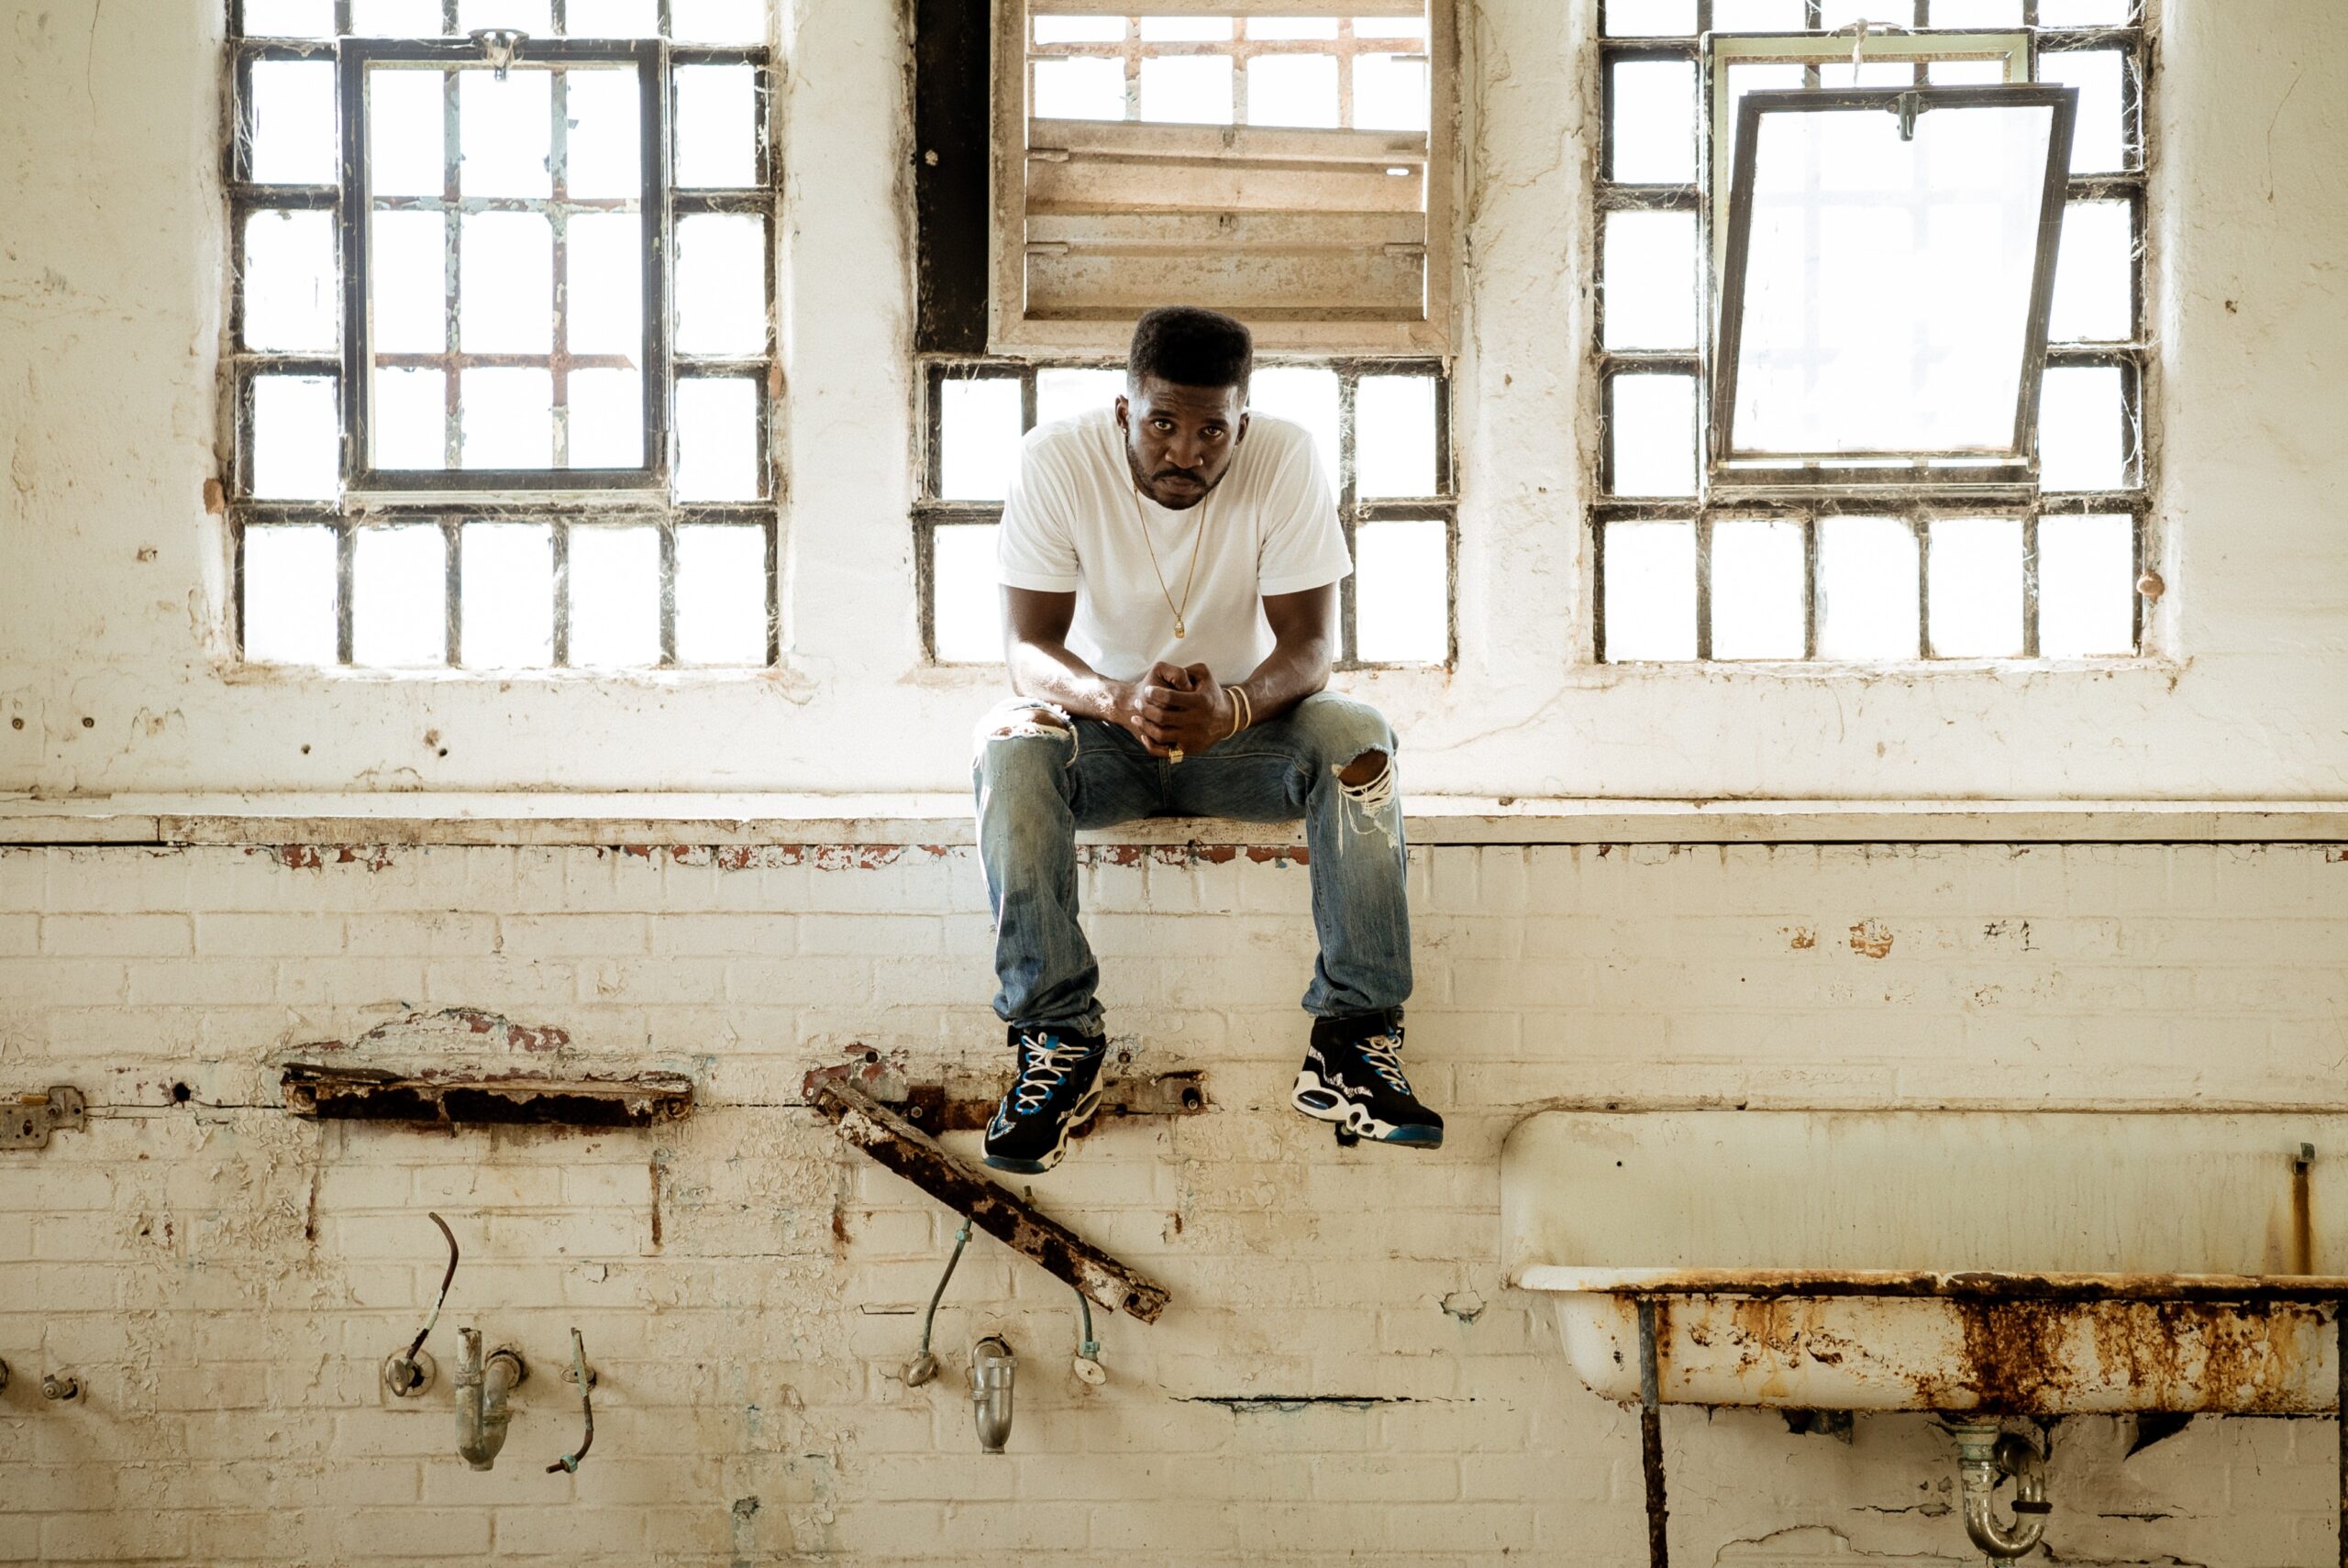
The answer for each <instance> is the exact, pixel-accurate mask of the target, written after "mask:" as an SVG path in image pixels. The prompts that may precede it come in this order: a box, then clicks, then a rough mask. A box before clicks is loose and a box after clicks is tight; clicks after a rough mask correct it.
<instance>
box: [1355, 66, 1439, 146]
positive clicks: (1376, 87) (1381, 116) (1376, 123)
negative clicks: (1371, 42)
mask: <svg viewBox="0 0 2348 1568" xmlns="http://www.w3.org/2000/svg"><path fill="white" fill-rule="evenodd" d="M1354 127H1355V128H1356V129H1357V130H1402V131H1423V130H1424V129H1426V128H1427V67H1426V61H1424V60H1423V59H1422V58H1420V57H1418V56H1415V55H1406V54H1357V55H1356V56H1354Z"/></svg>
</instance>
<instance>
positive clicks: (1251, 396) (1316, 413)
mask: <svg viewBox="0 0 2348 1568" xmlns="http://www.w3.org/2000/svg"><path fill="white" fill-rule="evenodd" d="M1247 409H1248V412H1249V413H1251V414H1270V415H1271V416H1272V417H1273V418H1275V419H1286V420H1290V421H1292V422H1294V423H1295V424H1298V425H1303V426H1304V428H1305V429H1306V430H1308V431H1310V432H1311V433H1312V444H1313V446H1314V447H1318V448H1319V449H1320V452H1321V469H1322V471H1323V472H1324V473H1325V474H1327V475H1328V476H1329V486H1330V490H1329V493H1330V496H1331V498H1332V499H1333V500H1334V499H1335V496H1336V492H1337V485H1338V483H1339V482H1340V481H1339V478H1338V469H1337V372H1336V371H1335V370H1323V369H1321V368H1320V367H1319V366H1316V365H1268V366H1265V367H1263V368H1262V369H1260V370H1257V371H1256V373H1255V374H1254V375H1252V376H1250V377H1248V378H1247Z"/></svg>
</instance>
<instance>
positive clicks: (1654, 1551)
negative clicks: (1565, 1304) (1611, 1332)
mask: <svg viewBox="0 0 2348 1568" xmlns="http://www.w3.org/2000/svg"><path fill="white" fill-rule="evenodd" d="M1658 1310H1659V1309H1658V1308H1657V1306H1656V1299H1655V1297H1652V1296H1642V1297H1639V1468H1640V1470H1641V1471H1643V1472H1644V1473H1645V1475H1646V1484H1647V1562H1648V1564H1649V1568H1671V1543H1670V1539H1669V1531H1668V1529H1667V1521H1668V1520H1669V1519H1670V1518H1671V1509H1670V1508H1669V1507H1668V1506H1667V1505H1666V1503H1665V1501H1664V1494H1663V1394H1662V1389H1661V1386H1660V1382H1661V1378H1660V1374H1659V1371H1658V1369H1657V1367H1656V1343H1655V1339H1656V1313H1657V1311H1658Z"/></svg>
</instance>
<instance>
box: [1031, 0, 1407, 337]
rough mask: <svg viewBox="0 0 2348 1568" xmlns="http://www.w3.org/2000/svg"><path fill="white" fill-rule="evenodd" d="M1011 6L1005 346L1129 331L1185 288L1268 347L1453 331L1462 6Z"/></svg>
mask: <svg viewBox="0 0 2348 1568" xmlns="http://www.w3.org/2000/svg"><path fill="white" fill-rule="evenodd" d="M1114 6H1115V0H1107V3H1106V4H1104V3H1103V0H1032V3H1028V4H1019V5H1011V6H1004V7H1002V11H1001V13H1000V14H1001V16H1002V18H1003V19H1004V24H1005V26H1006V28H1007V36H1004V37H999V38H997V39H996V40H995V51H996V53H995V59H996V66H995V94H994V123H993V141H994V157H995V170H994V190H995V207H994V212H993V223H992V229H993V236H992V243H991V250H992V271H993V300H992V312H991V331H990V337H989V346H990V348H991V350H992V351H993V352H996V353H1006V352H1008V353H1028V352H1037V351H1058V352H1067V351H1069V350H1078V349H1089V350H1092V351H1103V350H1105V351H1109V352H1114V351H1116V350H1118V349H1120V348H1123V346H1124V345H1123V342H1122V337H1123V335H1124V328H1125V326H1127V325H1128V324H1130V323H1131V321H1132V320H1133V318H1134V316H1135V315H1137V314H1139V312H1140V311H1142V310H1144V309H1146V308H1147V307H1149V306H1150V305H1153V304H1163V303H1165V302H1166V301H1168V300H1171V299H1182V300H1187V301H1191V302H1193V303H1196V304H1207V305H1212V306H1214V307H1216V308H1218V309H1222V310H1227V311H1229V312H1231V313H1232V314H1233V315H1238V316H1241V317H1243V318H1245V319H1246V320H1247V321H1248V322H1250V323H1251V324H1253V325H1254V326H1257V330H1258V332H1259V335H1260V337H1261V340H1262V342H1263V343H1264V345H1265V346H1266V347H1267V348H1287V349H1296V350H1304V351H1318V352H1324V353H1333V352H1346V353H1355V352H1412V353H1420V354H1423V353H1428V352H1439V351H1440V350H1441V349H1442V348H1444V346H1445V326H1446V322H1447V318H1448V315H1449V308H1450V307H1449V299H1450V291H1449V276H1448V274H1449V265H1450V263H1449V250H1448V235H1449V226H1450V221H1451V210H1452V193H1451V184H1452V136H1451V127H1450V123H1449V122H1450V77H1451V73H1452V69H1451V61H1452V41H1451V30H1450V25H1449V8H1448V6H1446V5H1444V4H1440V3H1438V4H1436V5H1434V6H1432V7H1430V6H1427V5H1426V4H1425V3H1424V0H1357V3H1354V4H1350V5H1348V6H1346V9H1347V10H1348V11H1349V12H1350V13H1353V14H1349V15H1344V16H1337V15H1332V14H1330V7H1329V6H1328V5H1327V4H1325V3H1316V0H1256V3H1253V4H1249V3H1247V0H1234V3H1233V5H1232V8H1231V14H1227V15H1194V14H1184V15H1180V16H1146V15H1138V14H1133V15H1128V14H1124V13H1123V12H1122V11H1119V10H1116V9H1114Z"/></svg>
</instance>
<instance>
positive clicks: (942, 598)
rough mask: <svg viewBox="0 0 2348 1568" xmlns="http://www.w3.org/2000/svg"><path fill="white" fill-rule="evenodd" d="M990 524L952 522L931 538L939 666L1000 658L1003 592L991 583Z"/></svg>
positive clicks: (992, 536) (992, 541)
mask: <svg viewBox="0 0 2348 1568" xmlns="http://www.w3.org/2000/svg"><path fill="white" fill-rule="evenodd" d="M996 532H997V530H996V527H995V525H993V524H991V523H987V524H972V525H954V526H951V527H943V528H939V529H937V530H936V531H935V533H933V535H932V536H931V543H930V565H931V581H932V587H933V592H934V597H933V599H932V601H931V611H930V614H931V626H932V629H933V632H934V634H935V635H936V641H937V657H938V662H940V663H941V664H995V663H999V662H1000V661H1001V660H1002V593H1001V592H1000V591H998V590H997V588H996V585H995V565H994V547H995V534H996Z"/></svg>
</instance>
